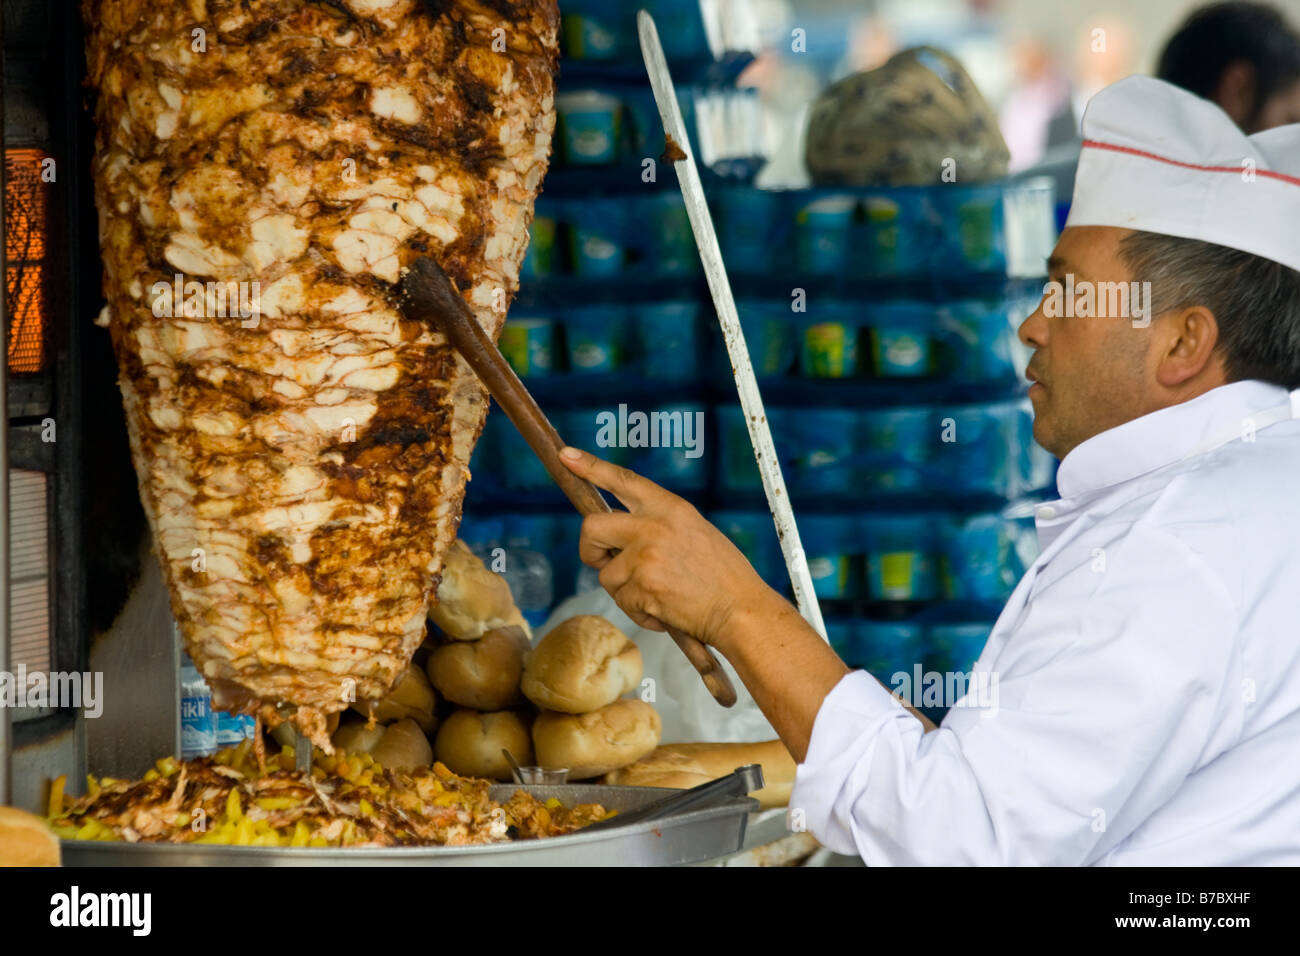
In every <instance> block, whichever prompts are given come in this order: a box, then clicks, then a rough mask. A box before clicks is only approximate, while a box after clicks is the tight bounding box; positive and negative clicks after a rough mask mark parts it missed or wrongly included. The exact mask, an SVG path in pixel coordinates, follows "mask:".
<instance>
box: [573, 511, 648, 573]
mask: <svg viewBox="0 0 1300 956" xmlns="http://www.w3.org/2000/svg"><path fill="white" fill-rule="evenodd" d="M642 520H643V519H641V518H638V517H636V516H635V515H631V514H628V513H627V512H626V511H611V512H609V513H608V514H599V515H588V516H587V517H586V518H584V519H583V521H582V534H581V535H580V536H579V538H578V559H579V560H580V561H581V562H582V563H583V564H585V565H588V566H589V567H593V568H603V567H604V566H605V564H606V563H607V562H608V561H609V560H610V558H611V557H613V555H611V554H610V552H611V551H615V552H617V551H623V550H625V549H626V548H628V547H629V546H630V545H632V544H633V543H634V542H635V541H636V539H637V534H638V525H639V523H640V522H641V521H642Z"/></svg>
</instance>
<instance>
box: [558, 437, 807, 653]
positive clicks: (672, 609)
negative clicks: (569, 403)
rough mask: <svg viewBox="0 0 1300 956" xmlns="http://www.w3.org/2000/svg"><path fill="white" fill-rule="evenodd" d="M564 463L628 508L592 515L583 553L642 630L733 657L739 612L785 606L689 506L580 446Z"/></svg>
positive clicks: (565, 454) (586, 523) (566, 452)
mask: <svg viewBox="0 0 1300 956" xmlns="http://www.w3.org/2000/svg"><path fill="white" fill-rule="evenodd" d="M560 460H561V461H563V462H564V464H565V465H566V466H568V468H569V469H570V470H571V471H573V473H574V474H576V475H579V476H581V477H583V478H586V479H587V480H588V481H590V482H592V483H593V484H595V485H596V486H597V487H600V488H604V489H605V490H606V491H609V492H612V493H613V494H614V496H615V497H616V498H618V500H619V501H621V502H622V503H623V505H624V506H625V507H626V508H627V509H628V510H627V511H626V512H621V511H616V512H613V513H611V514H600V515H589V516H588V517H587V518H586V519H585V520H584V521H583V522H582V539H581V541H580V543H579V546H578V554H579V557H580V558H581V559H582V562H583V563H584V564H587V565H590V566H591V567H593V568H598V569H600V584H601V586H602V587H603V588H604V589H605V590H606V591H608V592H609V594H610V596H611V597H613V598H614V601H615V603H617V604H618V606H619V607H620V608H622V609H623V611H624V613H626V614H627V616H628V617H630V618H631V619H632V620H633V621H635V622H636V623H637V624H639V625H640V626H641V627H645V628H649V629H650V630H654V631H662V630H665V629H666V628H668V627H671V628H674V629H675V630H678V631H680V632H682V633H684V634H689V635H691V636H692V637H695V638H698V639H699V640H701V641H703V642H704V643H705V644H713V645H714V646H717V647H718V649H719V650H721V651H722V652H723V653H724V654H726V653H727V651H728V648H727V647H726V646H725V644H726V637H727V636H728V629H729V625H730V624H731V623H732V621H733V618H734V617H735V616H736V611H737V609H738V608H751V607H753V606H754V604H755V603H758V602H766V601H771V600H772V599H775V600H776V601H777V602H780V603H782V604H784V603H785V602H784V600H783V599H782V598H781V597H780V595H778V594H777V593H776V592H775V591H773V590H772V589H771V588H769V587H768V586H767V585H766V584H764V583H763V580H762V578H760V577H759V576H758V573H757V572H756V571H755V570H754V569H753V568H752V567H751V566H750V564H749V562H748V561H746V560H745V556H744V555H743V554H741V553H740V551H739V550H738V549H737V548H736V546H735V545H734V544H732V543H731V542H730V541H729V540H727V538H726V536H725V535H723V534H722V532H720V531H719V530H718V529H717V528H715V527H713V525H711V524H709V523H708V522H707V521H705V520H704V518H703V516H701V515H700V513H699V512H698V511H697V510H696V509H695V508H694V507H692V506H691V504H690V503H689V502H687V501H684V500H683V499H681V498H679V497H677V496H676V495H674V494H673V493H672V492H669V491H666V490H664V489H663V488H660V487H659V486H658V485H656V484H655V483H654V482H652V481H649V480H648V479H645V478H642V477H641V476H640V475H638V474H636V473H635V472H631V471H628V470H627V469H626V468H620V467H619V466H617V465H614V464H611V463H610V462H607V461H604V460H602V459H600V458H597V457H596V456H594V455H591V454H588V453H587V452H584V451H579V450H578V449H576V448H566V449H564V450H563V451H561V452H560ZM611 551H617V552H619V553H618V554H617V555H616V556H615V555H612V554H611Z"/></svg>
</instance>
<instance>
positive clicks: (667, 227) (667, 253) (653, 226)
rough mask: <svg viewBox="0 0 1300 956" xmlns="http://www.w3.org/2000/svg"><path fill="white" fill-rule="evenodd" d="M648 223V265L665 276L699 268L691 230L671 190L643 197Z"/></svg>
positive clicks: (695, 270)
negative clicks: (649, 239)
mask: <svg viewBox="0 0 1300 956" xmlns="http://www.w3.org/2000/svg"><path fill="white" fill-rule="evenodd" d="M642 202H644V203H645V204H646V205H647V206H648V208H647V210H646V212H647V213H648V215H647V216H646V217H645V219H644V220H643V221H645V222H648V224H649V226H650V238H651V244H650V267H651V269H652V270H653V271H654V272H655V273H657V274H659V275H665V276H683V275H693V274H694V273H696V272H698V271H699V269H700V254H699V252H697V251H696V248H695V233H693V232H692V231H691V220H690V217H689V216H688V215H687V214H686V205H685V203H684V202H683V201H682V197H681V196H680V195H679V194H678V193H677V192H676V191H675V190H674V191H672V192H668V191H665V192H662V193H660V194H658V195H656V196H653V197H650V198H647V199H643V200H642Z"/></svg>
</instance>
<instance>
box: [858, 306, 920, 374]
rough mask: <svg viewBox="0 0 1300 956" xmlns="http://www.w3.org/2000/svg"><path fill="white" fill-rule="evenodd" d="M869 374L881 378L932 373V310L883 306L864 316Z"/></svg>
mask: <svg viewBox="0 0 1300 956" xmlns="http://www.w3.org/2000/svg"><path fill="white" fill-rule="evenodd" d="M866 322H867V325H868V326H869V327H870V336H871V365H872V371H873V372H875V374H876V375H878V376H880V377H881V378H902V377H917V376H925V375H932V374H934V372H935V354H934V340H933V338H932V334H933V328H934V307H933V306H929V305H925V304H924V303H920V302H882V303H880V304H878V305H875V306H872V307H871V308H870V310H869V311H868V313H867V316H866Z"/></svg>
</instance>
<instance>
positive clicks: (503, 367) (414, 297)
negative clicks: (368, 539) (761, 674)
mask: <svg viewBox="0 0 1300 956" xmlns="http://www.w3.org/2000/svg"><path fill="white" fill-rule="evenodd" d="M404 290H405V291H404V300H405V301H404V303H403V305H404V308H405V310H406V311H407V313H408V314H409V315H410V316H411V317H412V318H414V319H417V320H421V321H425V322H428V323H430V324H432V325H433V326H434V327H435V328H437V329H439V330H441V331H442V333H443V334H444V335H445V336H446V337H447V340H448V341H449V342H450V343H451V345H452V347H454V348H455V349H456V351H458V352H459V353H460V354H461V356H462V357H463V358H464V359H465V362H466V364H468V365H469V367H470V368H471V369H473V370H474V372H475V374H477V375H478V377H479V379H481V380H482V382H483V384H484V385H485V386H487V390H488V392H489V393H491V395H492V397H493V398H494V399H496V402H497V404H498V405H500V406H501V409H502V411H504V412H505V413H506V417H507V418H509V419H510V421H511V422H513V423H514V426H515V428H517V429H518V430H519V434H520V435H522V436H523V438H524V440H525V441H526V442H528V447H530V448H531V449H532V450H533V452H534V454H536V455H537V457H538V458H539V459H540V460H541V462H542V464H543V465H544V466H545V468H546V473H547V474H548V475H550V476H551V478H552V479H553V480H554V481H555V483H556V484H557V485H559V486H560V490H561V491H563V492H564V494H565V496H566V497H567V498H568V499H569V501H571V502H572V503H573V506H574V507H575V508H576V509H577V510H578V513H579V514H580V515H582V516H584V517H586V516H587V515H592V514H603V513H605V512H608V511H612V510H613V509H612V508H610V506H609V502H607V501H606V500H605V497H604V496H603V495H602V494H601V493H600V489H598V488H597V487H596V486H595V485H593V484H592V483H591V482H590V481H588V480H587V479H585V478H581V477H579V476H578V475H575V474H574V473H573V472H572V471H570V470H569V469H568V467H566V466H565V464H564V463H563V462H562V461H560V449H561V448H563V447H564V442H563V441H562V440H561V439H560V435H559V432H557V431H556V430H555V426H554V425H552V424H551V422H550V420H549V419H548V418H547V417H546V415H545V413H543V412H542V410H541V408H540V407H539V406H538V404H537V402H536V401H535V400H534V399H533V396H532V395H531V394H529V392H528V389H527V388H525V387H524V383H523V382H521V381H520V380H519V376H518V375H516V374H515V370H514V369H513V368H511V367H510V363H509V362H507V361H506V360H505V356H503V355H502V354H501V351H500V350H499V349H498V348H497V347H496V344H495V343H494V342H493V341H492V340H491V339H490V338H489V337H488V334H487V332H485V331H484V330H483V327H482V326H481V325H479V323H478V320H477V319H476V318H474V313H473V312H471V311H470V308H469V304H468V303H467V302H466V301H465V300H464V299H463V298H462V297H461V296H460V295H459V294H456V292H455V291H454V289H453V288H452V287H451V285H450V280H448V279H447V277H446V274H445V273H443V272H442V269H441V267H440V266H438V264H437V263H436V262H434V261H433V260H432V259H427V258H421V259H416V260H415V261H414V262H413V263H411V266H410V272H409V273H408V275H407V281H406V282H405V283H404ZM668 636H669V637H671V638H672V639H673V641H674V642H675V643H676V644H677V646H678V647H680V648H681V649H682V653H684V654H685V655H686V659H687V660H689V661H690V662H691V664H692V666H694V668H695V669H696V670H697V671H699V674H700V679H701V680H703V681H704V686H705V687H706V688H708V691H709V693H710V694H712V695H713V699H714V700H716V701H717V702H718V703H719V704H721V705H722V706H723V707H730V706H732V705H733V704H735V703H736V688H735V687H734V686H733V685H732V683H731V678H730V677H728V676H727V672H726V671H724V670H723V669H722V665H721V664H720V663H719V662H718V659H717V657H716V656H715V655H714V653H713V650H712V649H711V648H710V647H709V646H708V645H706V644H704V643H703V642H701V641H699V640H698V639H696V638H694V637H691V636H689V635H687V634H682V633H680V632H678V631H675V630H672V629H670V630H669V631H668Z"/></svg>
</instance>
